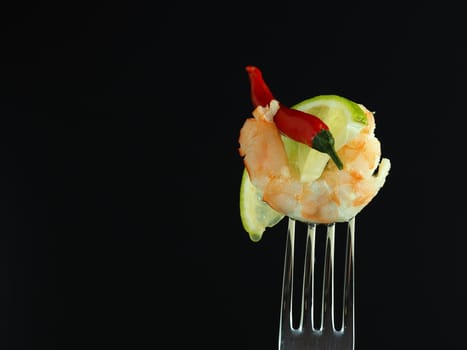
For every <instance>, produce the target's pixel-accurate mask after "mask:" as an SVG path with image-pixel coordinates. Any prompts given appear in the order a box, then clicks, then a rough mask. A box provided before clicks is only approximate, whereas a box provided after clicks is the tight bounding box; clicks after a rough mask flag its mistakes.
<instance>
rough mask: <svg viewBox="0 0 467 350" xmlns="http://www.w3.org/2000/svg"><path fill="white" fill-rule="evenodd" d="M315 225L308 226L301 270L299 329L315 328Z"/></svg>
mask: <svg viewBox="0 0 467 350" xmlns="http://www.w3.org/2000/svg"><path fill="white" fill-rule="evenodd" d="M315 251H316V224H311V223H310V224H308V227H307V239H306V248H305V263H304V269H303V289H302V310H301V318H300V329H308V328H311V329H312V330H316V328H315V320H314V313H315V310H314V309H315V302H316V301H315V300H314V298H315V295H314V294H315V293H314V288H315V258H316V255H315V254H316V253H315Z"/></svg>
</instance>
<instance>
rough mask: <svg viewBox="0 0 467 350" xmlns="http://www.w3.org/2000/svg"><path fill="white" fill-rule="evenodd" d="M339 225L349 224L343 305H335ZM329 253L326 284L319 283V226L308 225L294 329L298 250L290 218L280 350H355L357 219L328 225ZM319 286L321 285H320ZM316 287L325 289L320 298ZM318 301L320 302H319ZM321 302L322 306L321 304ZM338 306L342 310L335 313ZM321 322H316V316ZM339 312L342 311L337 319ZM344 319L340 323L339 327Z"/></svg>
mask: <svg viewBox="0 0 467 350" xmlns="http://www.w3.org/2000/svg"><path fill="white" fill-rule="evenodd" d="M336 225H347V233H346V234H347V237H346V241H347V242H346V249H345V251H346V258H345V268H344V269H345V271H344V281H343V282H344V283H343V288H344V291H343V293H340V294H339V295H341V296H342V297H343V300H342V303H337V302H336V297H335V295H336V294H337V293H336V290H335V286H336V283H335V242H336V240H335V238H336V237H335V234H336ZM325 226H326V248H325V249H326V251H325V254H324V264H323V265H324V274H323V281H316V279H317V278H315V275H317V273H316V269H315V266H316V250H315V248H316V236H317V225H316V224H308V230H307V241H306V248H305V262H304V269H303V289H302V299H301V300H302V302H301V315H300V323H299V325H298V327H294V326H293V315H292V309H293V307H292V305H293V284H294V283H293V280H294V277H293V271H294V249H295V220H293V219H290V218H289V224H288V232H287V243H286V249H285V260H284V276H283V285H282V300H281V314H280V327H279V328H280V329H279V350H313V349H315V350H353V349H354V343H355V328H354V323H355V314H354V310H355V305H354V289H355V286H354V239H355V219H354V218H353V219H351V220H350V221H349V222H348V223H345V224H344V223H342V224H327V225H325ZM317 283H318V284H317ZM315 286H322V288H323V290H322V293H321V295H320V298H318V297H317V296H316V295H315V290H316V287H315ZM318 299H319V300H318ZM318 303H319V304H318ZM337 305H341V306H342V308H343V309H341V310H336V308H337ZM318 310H319V311H320V312H319V315H317V318H318V320H319V322H315V320H316V317H315V316H316V313H317V311H318ZM336 312H341V314H340V315H341V316H340V317H336V316H335V315H336ZM337 320H341V322H339V323H340V324H336V323H337Z"/></svg>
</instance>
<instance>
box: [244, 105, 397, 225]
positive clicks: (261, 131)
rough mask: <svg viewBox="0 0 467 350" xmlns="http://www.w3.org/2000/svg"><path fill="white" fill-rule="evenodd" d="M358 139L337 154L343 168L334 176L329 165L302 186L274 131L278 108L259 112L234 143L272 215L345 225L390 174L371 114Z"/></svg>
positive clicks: (336, 170)
mask: <svg viewBox="0 0 467 350" xmlns="http://www.w3.org/2000/svg"><path fill="white" fill-rule="evenodd" d="M360 107H361V108H362V109H363V110H364V111H365V113H366V115H367V118H368V125H366V126H365V127H364V128H363V129H362V130H361V131H360V133H359V134H358V135H357V136H356V137H354V138H353V139H351V140H350V141H349V142H348V143H347V144H345V145H344V146H343V147H341V149H340V150H338V151H337V153H338V155H339V158H340V159H341V160H342V162H343V163H344V169H342V170H339V169H337V167H336V166H335V164H334V163H333V162H328V164H327V166H326V168H325V169H324V171H323V173H322V174H321V176H320V177H319V178H318V179H316V180H315V181H312V182H303V181H301V180H300V176H299V174H297V173H296V171H294V168H293V167H292V166H291V165H290V164H289V161H288V158H287V154H286V151H285V147H284V144H283V142H282V138H281V135H280V132H279V130H278V129H277V128H276V126H275V124H274V114H275V113H276V111H277V108H278V102H277V101H275V100H273V101H271V103H270V105H269V106H266V107H261V106H258V107H257V108H256V109H255V110H254V111H253V116H254V118H248V119H247V120H246V121H245V123H244V125H243V127H242V129H241V130H240V137H239V144H240V147H239V153H240V155H241V156H242V157H243V161H244V164H245V167H246V170H247V172H248V175H249V177H250V180H251V182H252V183H253V185H254V186H256V187H257V188H258V189H259V190H260V191H261V192H262V194H263V200H264V201H265V202H266V203H268V204H269V206H270V207H272V208H273V209H275V210H277V211H279V212H281V213H283V214H284V215H286V216H289V217H291V218H294V219H296V220H299V221H302V222H313V223H331V222H343V221H348V220H350V219H351V218H352V217H354V216H355V215H357V214H358V213H359V212H360V211H361V210H362V209H363V208H364V207H365V206H366V205H367V204H368V203H369V202H370V201H371V200H372V199H373V198H374V197H375V196H376V194H377V193H378V191H379V189H380V188H381V187H382V186H383V185H384V183H385V180H386V176H387V175H388V173H389V169H390V166H391V164H390V161H389V159H387V158H383V159H381V145H380V143H379V141H378V139H377V138H376V137H375V135H374V129H375V121H374V116H373V113H371V112H370V111H368V110H367V109H366V108H365V107H364V106H362V105H360Z"/></svg>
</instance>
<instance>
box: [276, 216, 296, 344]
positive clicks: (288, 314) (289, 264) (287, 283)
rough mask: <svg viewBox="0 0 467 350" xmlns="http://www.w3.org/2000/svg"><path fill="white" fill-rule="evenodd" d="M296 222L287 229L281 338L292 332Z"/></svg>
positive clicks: (291, 223)
mask: <svg viewBox="0 0 467 350" xmlns="http://www.w3.org/2000/svg"><path fill="white" fill-rule="evenodd" d="M294 243H295V220H294V219H291V218H289V223H288V227H287V240H286V245H285V257H284V274H283V280H282V298H281V317H280V325H279V329H280V332H281V334H280V335H279V341H280V338H281V337H282V336H283V334H284V333H285V332H290V330H292V328H293V327H292V325H293V323H292V295H293V270H294V245H295V244H294Z"/></svg>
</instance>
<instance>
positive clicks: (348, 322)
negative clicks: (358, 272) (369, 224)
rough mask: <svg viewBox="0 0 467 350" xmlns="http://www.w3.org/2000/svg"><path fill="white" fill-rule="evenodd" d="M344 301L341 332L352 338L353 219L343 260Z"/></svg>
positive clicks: (348, 230)
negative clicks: (350, 335) (347, 333)
mask: <svg viewBox="0 0 467 350" xmlns="http://www.w3.org/2000/svg"><path fill="white" fill-rule="evenodd" d="M345 263H346V265H345V279H344V300H343V306H344V310H343V317H342V326H341V329H342V331H344V330H345V332H349V333H351V334H352V339H355V337H354V332H355V329H354V324H355V319H354V318H355V303H354V297H355V294H354V293H355V218H352V219H350V221H349V222H348V224H347V245H346V259H345Z"/></svg>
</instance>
